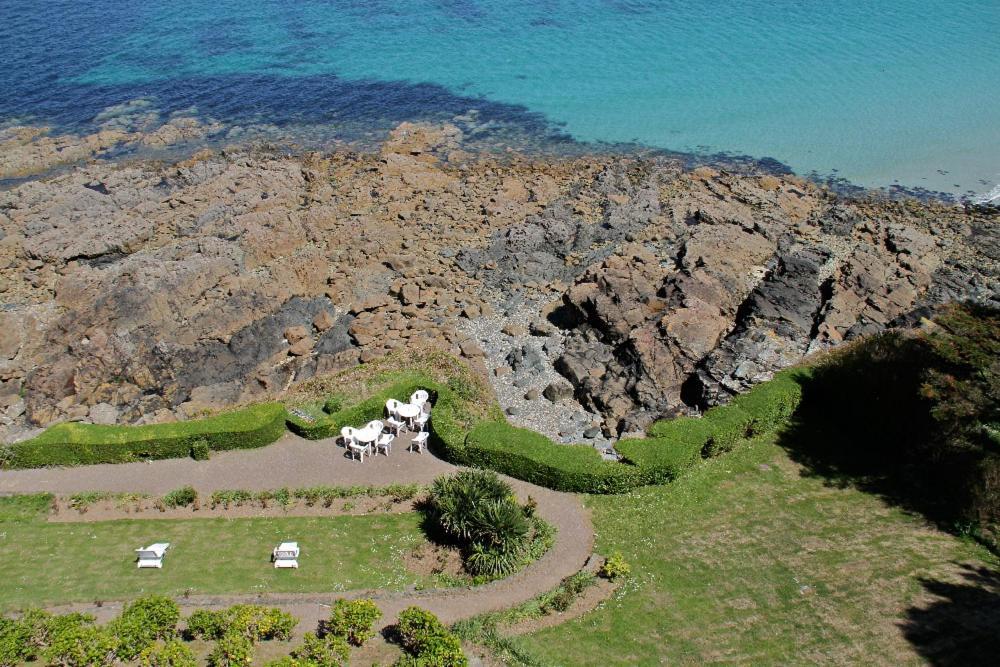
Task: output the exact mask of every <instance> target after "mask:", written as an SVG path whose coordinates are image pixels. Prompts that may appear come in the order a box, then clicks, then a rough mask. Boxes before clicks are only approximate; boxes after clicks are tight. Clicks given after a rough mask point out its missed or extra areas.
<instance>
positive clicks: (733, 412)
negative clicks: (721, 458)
mask: <svg viewBox="0 0 1000 667" xmlns="http://www.w3.org/2000/svg"><path fill="white" fill-rule="evenodd" d="M702 420H704V421H706V422H708V427H709V433H710V434H709V436H708V440H707V441H706V442H705V444H704V445H703V446H702V449H701V455H702V456H704V457H706V458H709V457H713V456H718V455H719V454H724V453H726V452H731V451H733V449H735V448H736V444H737V443H738V442H740V441H741V440H743V439H745V438H746V437H747V434H749V433H750V428H751V424H752V423H753V418H752V417H751V416H750V415H749V414H747V413H746V412H744V411H743V410H741V409H740V408H739V407H738V406H735V405H720V406H717V407H714V408H712V409H711V410H709V411H708V412H706V413H705V416H704V417H702Z"/></svg>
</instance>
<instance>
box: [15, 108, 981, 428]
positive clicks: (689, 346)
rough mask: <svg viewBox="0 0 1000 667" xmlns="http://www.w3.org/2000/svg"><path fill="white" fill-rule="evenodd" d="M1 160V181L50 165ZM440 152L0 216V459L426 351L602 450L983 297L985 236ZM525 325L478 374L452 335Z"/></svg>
mask: <svg viewBox="0 0 1000 667" xmlns="http://www.w3.org/2000/svg"><path fill="white" fill-rule="evenodd" d="M141 110H142V109H141V105H139V107H137V109H131V108H130V109H128V110H125V111H123V112H122V113H123V114H126V116H118V115H112V116H111V117H109V119H108V120H107V122H108V123H109V125H108V128H109V129H107V130H106V131H107V132H119V133H122V136H124V135H128V136H127V140H128V141H131V142H146V143H150V142H152V143H154V144H158V143H159V142H161V141H162V142H169V141H174V140H175V138H177V137H180V139H183V138H184V137H189V136H196V133H198V132H208V131H217V128H211V127H203V126H200V125H199V126H195V125H194V124H192V123H190V122H188V121H185V120H183V119H174V120H173V121H171V122H170V123H169V124H170V127H171V128H172V129H162V127H163V126H158V127H160V129H157V130H151V131H143V130H141V129H137V126H136V121H132V120H129V121H127V122H126V121H123V120H121V118H123V117H128V118H132V117H133V116H134V114H135V113H139V112H141ZM126 112H127V113H126ZM128 114H132V115H131V116H130V115H128ZM153 132H156V133H159V138H156V137H155V136H152V133H153ZM12 137H13V138H12ZM116 137H117V135H116ZM120 138H121V137H118V138H115V137H111V136H110V135H108V137H105V139H100V140H99V141H98V144H99V145H105V144H107V143H108V142H109V141H111V140H112V139H114V140H115V141H117V140H118V139H120ZM180 139H178V140H180ZM6 141H9V142H14V143H16V144H17V146H20V148H18V149H17V150H18V151H20V152H19V153H18V154H19V155H22V156H24V155H32V154H35V153H38V154H43V153H45V152H46V151H48V150H49V149H50V148H51V146H49V145H48V143H46V142H50V141H53V140H50V139H48V138H46V137H45V136H44V135H37V134H35V135H31V134H30V133H22V134H17V135H16V136H14V135H11V136H8V137H7V138H6ZM59 141H64V142H66V143H67V145H75V144H76V143H79V142H81V141H83V142H84V143H87V141H89V140H82V139H79V138H76V139H73V138H68V139H65V140H63V139H60V140H59ZM11 145H13V144H11ZM462 145H463V144H462V136H461V132H460V131H459V130H458V129H457V128H455V127H451V126H443V127H427V126H418V125H412V124H403V125H402V126H400V127H399V128H397V130H396V131H394V132H393V133H392V135H391V136H390V138H389V140H388V141H386V142H385V143H384V144H383V145H382V147H381V149H380V151H379V152H376V153H352V152H349V151H346V150H345V151H341V152H336V153H332V154H308V155H304V156H298V157H290V156H285V155H275V154H271V153H268V152H266V151H261V150H253V149H246V148H229V149H227V150H226V151H222V152H217V151H208V150H205V151H201V152H199V153H197V154H195V155H194V156H193V157H191V158H190V159H187V160H185V161H182V162H177V163H174V164H167V165H164V164H161V163H152V162H142V161H130V162H129V163H128V164H122V165H114V164H108V163H100V164H89V165H85V166H80V167H77V168H75V169H73V170H71V171H68V172H66V173H62V174H58V175H54V176H49V177H46V178H42V179H36V180H29V181H27V182H24V183H21V184H20V185H17V186H16V187H13V188H12V189H9V190H7V191H3V192H0V298H2V300H3V304H4V308H3V310H2V311H0V422H2V425H5V427H6V428H7V432H6V435H5V437H15V436H16V435H17V433H18V432H19V429H23V428H25V427H27V426H41V425H46V424H49V423H52V422H53V421H57V420H62V419H86V420H90V421H98V422H102V423H104V422H110V421H112V420H117V421H119V422H142V421H150V420H161V419H174V418H178V417H186V416H191V415H195V414H200V413H201V412H203V411H205V410H209V409H215V408H218V407H221V406H224V405H229V404H233V403H238V402H243V401H247V400H254V399H258V398H263V397H266V396H275V395H279V394H280V393H281V392H282V391H284V390H286V389H287V388H288V387H289V386H290V385H291V384H293V383H295V382H298V381H300V380H302V379H304V378H308V377H311V376H312V375H314V374H317V373H328V372H331V371H334V370H336V369H339V368H344V367H347V366H350V365H353V364H356V363H358V362H359V361H365V360H368V359H372V358H374V357H376V356H379V355H383V354H386V353H388V352H390V351H393V350H405V349H413V348H416V347H428V346H429V347H438V348H441V349H446V350H449V351H451V352H453V353H455V354H462V355H465V356H466V357H468V358H470V359H471V360H473V362H474V363H476V364H482V363H486V361H485V360H486V359H497V360H499V363H501V364H502V365H503V366H504V367H510V368H512V369H513V371H514V372H513V373H511V374H510V378H511V381H512V382H513V381H518V382H522V383H523V382H524V378H525V377H528V376H531V375H532V374H534V376H535V377H543V376H544V377H549V375H548V370H546V372H545V373H540V371H539V369H541V368H544V369H551V368H552V365H553V364H554V365H555V368H556V369H557V370H558V371H559V372H560V373H561V374H562V375H563V376H564V377H565V378H566V379H567V380H568V381H569V383H563V382H561V381H560V382H555V383H553V382H552V381H551V379H550V380H546V383H547V384H546V385H544V386H539V387H533V389H534V393H532V394H531V395H532V398H531V400H541V399H540V398H539V397H538V396H537V394H539V393H543V394H544V397H545V398H546V399H547V400H551V401H558V402H564V401H566V399H567V398H568V397H570V396H571V395H572V397H575V398H576V399H577V400H578V401H580V402H581V403H582V404H583V405H584V406H585V407H586V408H587V409H588V410H590V411H596V412H599V413H601V414H603V415H604V417H605V424H604V426H605V428H604V432H605V433H607V432H609V431H613V430H615V429H621V428H627V427H630V425H633V424H640V423H641V422H643V421H646V420H648V419H651V418H653V417H655V416H657V415H659V414H663V413H667V412H670V411H672V410H676V409H678V408H679V407H682V406H683V405H684V404H685V403H699V404H702V403H713V402H718V401H724V400H726V397H727V396H728V395H729V394H731V393H732V392H734V391H739V390H740V389H742V388H744V387H746V386H748V385H750V384H752V383H754V382H757V381H759V380H761V379H764V378H766V377H768V376H769V375H770V374H771V373H773V372H774V370H775V369H777V368H780V367H782V366H785V365H787V364H790V363H793V362H795V361H796V360H798V359H799V358H801V357H802V355H804V354H805V353H807V352H809V351H811V350H815V349H821V348H824V347H828V346H832V345H836V344H838V343H840V342H842V341H844V340H848V339H850V338H852V337H854V336H857V335H860V334H863V333H866V332H870V331H875V330H878V329H881V328H884V327H886V326H888V325H890V323H892V322H893V321H894V320H895V319H897V318H900V317H905V316H908V315H909V314H911V313H913V312H915V311H917V310H918V309H919V308H921V307H922V306H924V305H926V304H931V303H935V302H940V301H943V300H947V299H955V298H977V299H981V300H989V299H994V300H995V299H996V298H997V296H996V295H997V292H998V288H997V284H998V283H997V280H998V273H997V262H998V259H1000V243H998V239H997V229H998V225H997V218H996V214H995V213H988V212H982V211H972V210H970V211H963V210H961V209H958V208H955V207H950V206H945V205H936V204H920V203H917V202H912V201H908V202H886V201H876V200H872V201H867V200H864V201H862V200H857V201H842V200H839V199H837V198H835V197H833V196H832V195H830V194H828V193H826V192H825V191H823V190H821V189H818V188H817V187H815V186H813V185H810V184H808V183H806V182H804V181H801V180H799V179H796V178H794V177H780V178H779V177H774V176H735V175H731V174H724V173H716V172H713V171H711V170H707V169H701V170H696V171H695V172H684V171H682V170H681V169H680V168H679V167H678V166H677V165H676V164H674V163H672V162H670V161H667V160H661V159H636V158H624V157H609V156H602V157H586V158H584V157H580V158H572V159H569V158H567V159H565V160H556V159H547V160H542V159H539V158H535V159H529V158H526V157H523V156H519V155H516V154H512V155H508V156H506V157H505V158H504V159H503V160H502V161H501V160H499V159H497V158H495V157H493V156H490V155H483V154H475V155H473V154H469V153H467V152H465V151H464V150H462ZM88 150H89V149H88ZM9 159H10V158H9ZM17 159H18V160H21V158H17ZM24 160H27V161H28V162H30V159H29V158H24ZM15 170H16V169H15ZM554 300H555V301H557V303H556V304H553V305H551V306H548V307H545V308H544V309H543V307H542V305H543V304H546V303H549V304H552V302H553V301H554ZM531 304H537V306H532V307H534V308H535V310H534V311H533V313H534V314H531V315H530V316H528V317H526V318H519V319H518V321H516V322H514V321H510V322H508V323H507V324H506V325H504V327H503V333H504V336H505V339H509V340H511V341H515V340H516V341H519V342H517V343H516V345H514V343H513V342H512V343H511V345H513V347H511V348H510V349H508V350H505V351H504V352H503V353H502V354H499V355H497V354H494V353H495V352H496V350H495V349H494V347H495V346H493V347H489V346H485V341H483V340H477V339H475V337H474V336H470V335H469V334H468V333H464V332H465V331H467V330H468V327H466V326H465V325H463V323H469V322H474V321H477V320H479V319H480V318H488V317H491V316H492V315H493V314H494V313H495V312H501V313H510V312H514V311H515V310H517V311H518V312H521V310H518V309H523V308H525V307H527V306H528V305H531ZM556 305H558V307H555V306H556ZM492 333H496V332H492ZM486 347H489V354H484V349H486ZM491 363H492V362H491ZM503 375H504V374H503V373H500V372H499V370H498V372H497V373H496V374H495V376H496V377H502V376H503ZM549 383H551V384H552V387H551V388H548V384H549ZM543 390H544V391H543ZM527 391H528V390H526V389H520V390H519V392H518V394H517V395H518V396H519V397H523V396H524V395H525V394H526V392H527ZM567 414H569V412H567Z"/></svg>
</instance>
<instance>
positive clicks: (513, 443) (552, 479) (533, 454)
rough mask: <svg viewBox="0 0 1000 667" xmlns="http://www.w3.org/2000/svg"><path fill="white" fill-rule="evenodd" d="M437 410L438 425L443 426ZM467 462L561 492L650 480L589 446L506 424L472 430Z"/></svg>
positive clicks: (625, 487)
mask: <svg viewBox="0 0 1000 667" xmlns="http://www.w3.org/2000/svg"><path fill="white" fill-rule="evenodd" d="M437 413H438V411H437V410H435V419H436V420H438V421H437V422H436V423H435V425H434V427H435V428H437V427H439V426H440V420H439V418H438V414H437ZM464 457H465V459H466V461H465V463H467V464H469V465H474V466H477V467H480V468H488V469H490V470H496V471H497V472H501V473H504V474H506V475H510V476H512V477H516V478H518V479H523V480H525V481H527V482H532V483H534V484H538V485H539V486H545V487H548V488H550V489H556V490H557V491H573V492H578V493H623V492H625V491H629V490H631V489H633V488H635V487H637V486H640V485H642V484H644V483H646V481H645V477H644V473H643V471H641V470H639V469H637V468H635V467H634V466H630V465H623V464H621V463H616V462H613V461H604V460H603V459H602V458H601V455H600V453H598V451H597V450H596V449H594V448H593V447H590V446H589V445H559V444H556V443H554V442H552V441H551V440H550V439H548V438H546V437H545V436H544V435H542V434H540V433H536V432H534V431H530V430H528V429H522V428H515V427H513V426H511V425H510V424H507V423H506V422H480V423H479V424H477V425H476V426H475V427H474V428H473V429H472V431H470V432H469V434H468V437H467V439H466V443H465V449H464Z"/></svg>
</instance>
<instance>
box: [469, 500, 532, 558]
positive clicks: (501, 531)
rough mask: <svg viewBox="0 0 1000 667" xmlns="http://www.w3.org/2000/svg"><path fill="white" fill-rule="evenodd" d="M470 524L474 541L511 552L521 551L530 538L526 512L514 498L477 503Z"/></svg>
mask: <svg viewBox="0 0 1000 667" xmlns="http://www.w3.org/2000/svg"><path fill="white" fill-rule="evenodd" d="M471 525H472V534H473V539H474V541H475V542H477V543H479V544H483V545H485V546H486V547H488V548H491V549H501V550H504V551H508V552H509V551H513V550H515V549H518V550H519V549H520V548H521V547H522V546H523V545H524V540H525V537H527V535H528V520H527V519H525V518H524V510H523V509H521V507H520V506H519V505H518V504H517V502H516V501H515V500H514V499H513V498H512V497H511V496H507V497H505V498H490V499H487V500H483V501H481V502H479V503H477V504H476V505H475V507H473V509H472V514H471Z"/></svg>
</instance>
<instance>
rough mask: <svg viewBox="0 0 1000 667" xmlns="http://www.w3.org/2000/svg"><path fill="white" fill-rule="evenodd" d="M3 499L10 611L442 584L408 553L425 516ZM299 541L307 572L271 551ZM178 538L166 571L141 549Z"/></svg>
mask: <svg viewBox="0 0 1000 667" xmlns="http://www.w3.org/2000/svg"><path fill="white" fill-rule="evenodd" d="M34 505H35V507H32V499H31V498H17V499H10V498H4V499H0V610H4V611H7V610H11V609H17V608H21V607H25V606H30V605H47V604H55V603H62V602H71V601H84V602H91V601H94V600H112V599H118V598H129V597H134V596H137V595H141V594H143V593H163V594H166V595H172V596H181V595H182V594H184V592H185V591H190V592H191V594H199V593H214V594H218V593H257V592H261V591H273V592H313V593H325V592H330V591H340V590H351V589H360V588H386V589H394V590H400V589H403V588H405V587H406V586H408V585H410V584H420V585H429V584H431V583H433V582H431V581H429V580H427V578H424V577H421V576H419V575H416V574H412V573H408V572H407V571H406V568H405V567H404V564H403V561H402V558H401V554H402V553H404V552H406V551H409V550H410V549H412V548H413V547H415V546H416V545H418V544H420V543H422V542H424V541H425V537H424V535H423V533H422V532H421V531H420V528H419V522H420V518H419V516H418V515H417V514H415V513H407V514H385V515H378V516H358V517H351V516H334V517H283V518H262V519H185V520H159V519H158V520H146V521H143V520H124V521H102V522H95V523H48V522H46V521H45V514H44V512H45V507H46V503H45V501H44V498H43V499H42V500H41V502H39V501H34ZM282 540H295V541H298V543H299V546H300V547H301V549H302V556H301V558H300V559H299V569H298V570H275V569H274V568H273V567H272V566H271V564H270V562H269V561H270V552H271V549H272V548H273V547H274V546H276V545H277V544H278V543H279V542H281V541H282ZM153 542H170V543H171V548H170V550H169V551H168V554H167V557H166V559H165V561H164V567H163V569H162V570H158V569H152V568H151V569H142V570H138V569H137V568H136V566H135V554H134V552H133V550H134V549H136V548H137V547H140V546H145V545H147V544H150V543H153Z"/></svg>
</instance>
